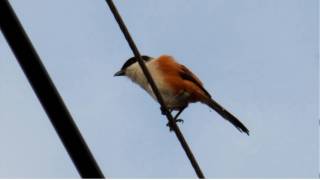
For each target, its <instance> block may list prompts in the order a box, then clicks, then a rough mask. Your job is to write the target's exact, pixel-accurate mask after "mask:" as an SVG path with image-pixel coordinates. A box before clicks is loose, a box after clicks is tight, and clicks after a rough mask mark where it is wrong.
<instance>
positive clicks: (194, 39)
mask: <svg viewBox="0 0 320 180" xmlns="http://www.w3.org/2000/svg"><path fill="white" fill-rule="evenodd" d="M10 2H11V3H12V5H13V7H14V9H15V10H16V13H17V15H18V16H19V18H20V20H21V22H22V24H23V25H24V27H25V29H26V31H27V33H28V35H29V36H30V38H31V40H32V42H33V44H34V46H35V48H36V49H37V51H38V53H39V55H40V57H41V58H42V60H43V63H44V64H45V66H46V68H47V70H48V72H49V74H50V75H51V77H52V79H53V81H54V83H55V84H56V86H57V88H58V90H59V91H60V93H61V95H62V96H63V99H64V101H65V103H66V105H67V106H68V108H69V110H70V112H71V114H72V116H73V117H74V119H75V121H76V123H77V125H78V127H79V128H80V130H81V132H82V134H83V136H84V137H85V139H86V141H87V143H88V145H89V146H90V149H91V150H92V152H93V154H94V156H95V157H96V159H97V161H98V163H99V165H100V167H101V169H102V170H103V172H104V174H105V176H107V177H111V178H195V177H196V176H195V173H194V171H193V169H192V167H191V165H190V163H189V161H188V159H187V157H186V156H185V153H184V151H183V150H182V148H181V146H180V144H179V142H178V141H177V138H176V137H175V135H174V134H173V133H169V130H168V128H167V127H166V126H165V124H166V123H167V120H166V119H165V117H164V116H162V115H161V113H160V110H159V105H158V104H157V103H156V102H154V101H153V100H152V99H151V98H150V97H149V95H147V94H146V93H145V92H144V91H143V90H141V89H140V88H139V87H138V86H136V85H134V84H133V83H131V82H130V81H129V80H128V79H125V78H115V77H113V74H114V73H115V72H116V71H117V70H118V69H119V68H120V67H121V66H122V64H123V63H124V62H125V61H126V60H127V59H128V58H130V57H131V56H132V52H131V51H130V49H129V47H128V45H127V42H126V41H125V39H124V38H123V35H122V34H121V32H120V31H119V28H118V26H117V24H116V23H115V21H114V19H113V17H112V15H111V13H110V11H109V9H108V7H107V6H106V3H105V1H104V0H95V1H93V0H90V1H89V0H68V1H65V0H55V1H52V0H45V1H44V0H28V1H25V0H11V1H10ZM116 5H117V6H118V8H119V10H120V12H121V14H122V15H123V18H124V20H125V22H126V23H127V25H128V28H129V30H130V31H131V33H132V36H133V38H134V40H135V41H136V43H137V45H138V47H139V49H140V51H141V52H142V53H143V54H148V55H150V56H159V55H161V54H170V55H173V56H174V57H176V59H177V60H178V61H179V62H181V63H183V64H185V65H187V66H188V67H190V68H191V69H192V70H193V71H194V73H196V74H197V75H198V76H199V77H200V78H201V79H202V81H203V82H204V84H205V87H206V89H207V90H208V91H209V92H211V94H212V95H213V97H214V98H215V99H216V100H217V101H218V102H220V103H221V104H222V105H224V106H225V107H226V108H227V109H229V110H230V111H231V112H233V113H234V114H235V115H237V116H238V117H239V118H240V119H241V120H242V122H243V123H244V124H246V126H247V127H248V128H249V129H250V131H251V135H250V136H249V137H248V136H246V135H245V134H241V133H239V132H238V131H237V130H236V129H235V128H234V127H233V126H232V125H230V123H228V122H226V121H225V120H223V119H222V118H221V117H220V116H219V115H217V114H216V113H215V112H214V111H211V110H209V108H208V107H206V106H204V105H202V104H194V105H191V106H189V109H188V110H186V111H185V112H184V113H183V115H182V118H183V119H184V120H185V123H184V124H182V125H180V127H181V130H182V132H183V134H184V135H185V137H186V139H187V141H188V142H189V145H190V146H191V148H192V150H193V152H194V154H195V156H196V158H197V159H198V161H199V163H200V166H201V167H202V170H203V172H204V174H205V175H206V176H207V177H209V178H316V177H318V159H319V158H318V121H317V117H318V104H317V100H318V98H317V93H318V92H317V88H318V79H317V77H318V74H317V73H318V72H317V68H318V1H317V0H242V1H239V0H202V1H195V0H193V1H191V0H174V1H172V0H161V1H160V0H158V1H148V0H136V1H124V0H118V1H116ZM0 122H1V124H0V142H1V144H2V145H1V148H0V178H78V177H79V175H78V173H77V171H76V169H75V168H74V166H73V164H72V162H71V160H70V158H69V156H68V154H67V153H66V151H65V149H64V147H63V146H62V144H61V142H60V140H59V139H58V137H57V135H56V133H55V131H54V129H53V127H52V125H51V124H50V122H49V120H48V118H47V116H46V114H45V113H44V111H43V109H42V107H41V106H40V103H39V102H38V100H37V98H36V96H35V94H34V92H33V91H32V89H31V87H30V85H29V83H28V82H27V80H26V78H25V76H24V74H23V72H22V70H21V68H20V67H19V66H18V64H17V62H16V60H15V58H14V56H13V54H12V52H11V50H10V49H9V47H8V45H7V43H6V42H5V40H4V38H3V35H2V34H0Z"/></svg>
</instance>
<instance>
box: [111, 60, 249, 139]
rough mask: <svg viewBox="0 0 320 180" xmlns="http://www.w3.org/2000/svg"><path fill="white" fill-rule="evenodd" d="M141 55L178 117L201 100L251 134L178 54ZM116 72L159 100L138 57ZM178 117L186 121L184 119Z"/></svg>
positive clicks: (166, 100) (241, 129) (168, 105)
mask: <svg viewBox="0 0 320 180" xmlns="http://www.w3.org/2000/svg"><path fill="white" fill-rule="evenodd" d="M141 58H142V60H143V61H144V62H145V65H146V67H147V69H148V70H149V72H150V74H151V76H152V78H153V80H154V82H155V84H156V86H157V88H158V89H159V92H160V94H161V96H162V98H163V100H164V103H165V105H166V107H167V108H168V110H169V111H170V112H172V111H178V113H177V114H176V116H175V118H174V119H176V120H177V117H178V116H179V115H180V114H181V113H182V111H183V110H184V109H186V108H187V107H188V105H189V104H190V103H196V102H200V103H203V104H205V105H207V106H209V107H210V108H212V109H213V110H214V111H216V112H217V113H218V114H219V115H220V116H222V117H223V118H224V119H225V120H227V121H229V122H230V123H231V124H232V125H234V126H235V127H236V128H237V129H238V130H239V131H240V132H243V133H246V134H247V135H249V130H248V128H247V127H246V126H245V125H244V124H243V123H242V122H241V121H240V120H239V119H238V118H237V117H236V116H234V115H232V114H231V113H230V112H229V111H228V110H226V109H225V108H224V107H223V106H222V105H220V104H219V103H218V102H217V101H215V100H214V99H213V98H212V96H211V95H210V93H209V92H208V91H207V90H206V89H205V88H204V85H203V83H202V82H201V81H200V79H199V78H198V77H197V76H196V75H195V74H194V73H193V72H191V70H189V69H188V68H187V67H186V66H184V65H182V64H179V63H178V62H177V61H176V60H175V59H174V57H172V56H170V55H161V56H159V57H156V58H153V57H150V56H148V55H142V56H141ZM114 76H126V77H128V78H129V79H130V80H132V81H133V82H134V83H136V84H138V85H139V86H140V87H141V88H143V89H144V90H145V91H146V92H147V93H148V94H149V95H151V97H152V98H153V99H155V100H156V101H157V98H156V96H155V94H154V93H153V90H152V88H151V86H150V84H149V83H148V80H147V78H146V77H145V75H144V73H143V71H142V69H141V67H140V65H139V63H138V59H137V58H136V57H131V58H129V59H128V60H127V61H126V62H125V63H124V64H123V66H122V67H121V69H120V70H119V71H118V72H116V73H115V74H114ZM177 121H178V122H179V121H180V122H181V121H182V122H183V120H181V119H178V120H177Z"/></svg>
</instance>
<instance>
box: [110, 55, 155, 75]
mask: <svg viewBox="0 0 320 180" xmlns="http://www.w3.org/2000/svg"><path fill="white" fill-rule="evenodd" d="M141 58H142V59H143V60H144V61H145V62H147V61H150V60H151V59H152V57H150V56H146V55H142V56H141ZM137 62H138V60H137V59H136V58H135V57H132V58H130V59H128V60H127V61H126V62H125V63H124V64H123V66H122V68H121V69H120V70H119V71H118V72H116V73H115V74H114V76H127V75H128V70H130V69H131V68H135V66H139V65H138V63H137Z"/></svg>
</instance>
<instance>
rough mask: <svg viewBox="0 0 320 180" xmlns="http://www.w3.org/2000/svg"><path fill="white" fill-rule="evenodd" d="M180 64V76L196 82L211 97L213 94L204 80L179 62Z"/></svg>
mask: <svg viewBox="0 0 320 180" xmlns="http://www.w3.org/2000/svg"><path fill="white" fill-rule="evenodd" d="M179 66H180V71H179V76H180V77H181V78H182V79H184V80H187V81H191V82H192V83H194V84H195V85H196V86H198V87H199V88H200V89H201V90H202V91H203V92H204V93H205V94H206V95H207V96H208V97H210V98H211V95H210V94H209V92H208V91H207V90H206V89H205V88H204V87H203V85H202V82H201V81H200V80H199V78H198V77H197V76H196V75H194V74H193V73H192V72H191V71H190V70H189V69H188V68H187V67H186V66H184V65H182V64H179Z"/></svg>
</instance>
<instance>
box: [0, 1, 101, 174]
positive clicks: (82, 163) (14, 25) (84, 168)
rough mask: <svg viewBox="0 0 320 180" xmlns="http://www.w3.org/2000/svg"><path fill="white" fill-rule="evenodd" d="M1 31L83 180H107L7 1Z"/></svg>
mask: <svg viewBox="0 0 320 180" xmlns="http://www.w3.org/2000/svg"><path fill="white" fill-rule="evenodd" d="M0 29H1V31H2V33H3V35H4V37H5V38H6V40H7V42H8V44H9V46H10V48H11V50H12V51H13V53H14V55H15V57H16V59H17V61H18V63H19V64H20V66H21V68H22V70H23V72H24V74H25V75H26V77H27V79H28V81H29V83H30V84H31V86H32V88H33V90H34V92H35V94H36V95H37V97H38V99H39V101H40V103H41V105H42V107H43V109H44V110H45V112H46V114H47V116H48V117H49V120H50V121H51V123H52V125H53V127H54V129H55V130H56V132H57V134H58V135H59V137H60V140H61V141H62V143H63V145H64V147H65V148H66V150H67V152H68V154H69V156H70V158H71V160H72V161H73V163H74V165H75V167H76V169H77V170H78V172H79V174H80V176H81V177H82V178H105V177H104V175H103V174H102V172H101V170H100V168H99V166H98V164H97V162H96V160H95V159H94V157H93V155H92V153H91V152H90V149H89V147H88V146H87V144H86V142H85V140H84V139H83V137H82V135H81V133H80V131H79V129H78V127H77V126H76V124H75V122H74V120H73V118H72V117H71V114H70V112H69V111H68V109H67V107H66V105H65V104H64V102H63V100H62V98H61V96H60V94H59V92H58V90H57V89H56V87H55V85H54V83H53V81H52V80H51V78H50V76H49V74H48V72H47V71H46V69H45V67H44V65H43V64H42V61H41V59H40V57H39V55H38V54H37V52H36V50H35V48H34V47H33V45H32V43H31V41H30V39H29V37H28V36H27V34H26V32H25V31H24V29H23V27H22V25H21V23H20V22H19V19H18V17H17V16H16V14H15V12H14V10H13V8H12V7H11V5H10V3H9V1H8V0H0Z"/></svg>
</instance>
